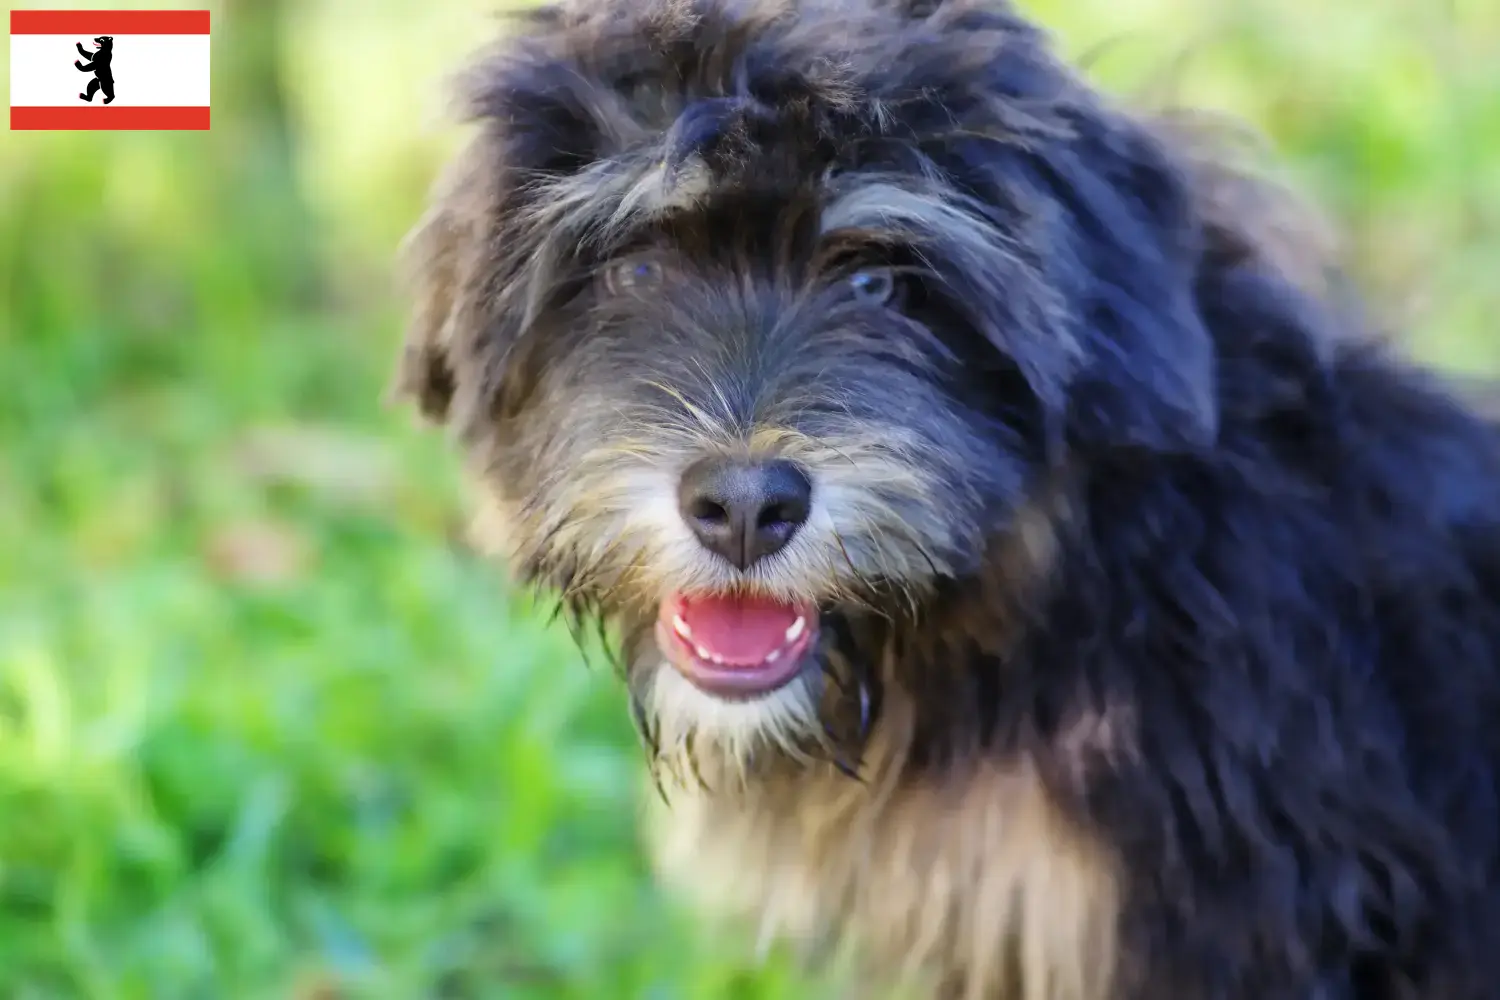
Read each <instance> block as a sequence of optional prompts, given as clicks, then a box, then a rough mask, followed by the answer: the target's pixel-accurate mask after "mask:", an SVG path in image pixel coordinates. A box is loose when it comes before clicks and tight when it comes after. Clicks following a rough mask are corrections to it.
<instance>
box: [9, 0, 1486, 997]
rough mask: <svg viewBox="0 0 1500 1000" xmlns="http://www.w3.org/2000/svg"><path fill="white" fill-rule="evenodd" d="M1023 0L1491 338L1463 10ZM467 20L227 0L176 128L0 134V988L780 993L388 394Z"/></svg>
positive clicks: (1479, 121)
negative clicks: (681, 901)
mask: <svg viewBox="0 0 1500 1000" xmlns="http://www.w3.org/2000/svg"><path fill="white" fill-rule="evenodd" d="M135 5H139V4H130V3H123V4H109V3H104V2H101V0H92V2H90V3H84V4H70V3H62V2H59V0H50V2H49V3H47V4H45V6H49V7H58V6H84V7H100V6H135ZM1023 6H1025V7H1027V8H1029V9H1030V10H1031V11H1033V12H1034V13H1035V14H1036V15H1038V16H1039V17H1040V18H1042V19H1043V20H1044V21H1045V22H1046V23H1047V24H1049V25H1050V26H1052V27H1053V28H1054V29H1056V31H1057V32H1058V34H1059V39H1060V44H1062V45H1063V46H1064V48H1065V49H1066V50H1067V51H1068V52H1070V53H1072V54H1074V55H1076V56H1079V57H1080V58H1084V57H1086V58H1088V59H1089V60H1090V63H1089V64H1090V66H1091V67H1092V69H1091V72H1092V73H1093V75H1094V76H1095V78H1096V79H1098V80H1099V81H1100V82H1101V83H1103V84H1104V85H1105V86H1107V87H1108V88H1110V89H1112V90H1115V91H1117V92H1119V93H1121V94H1124V95H1131V96H1133V97H1134V98H1137V99H1140V100H1143V101H1151V102H1162V101H1172V100H1179V101H1180V100H1190V101H1191V102H1193V103H1196V104H1202V105H1206V106H1207V107H1209V108H1213V109H1219V110H1223V111H1227V112H1230V113H1232V114H1235V115H1237V116H1240V117H1242V118H1243V119H1245V120H1247V121H1248V122H1249V123H1250V124H1251V125H1252V126H1254V127H1255V128H1256V129H1259V130H1260V131H1262V132H1263V133H1264V134H1265V135H1267V136H1268V137H1269V140H1270V144H1271V145H1270V148H1271V150H1272V152H1273V153H1274V154H1275V155H1276V156H1277V157H1278V158H1280V160H1281V162H1282V163H1283V164H1284V165H1285V173H1286V176H1287V177H1288V178H1289V179H1290V180H1291V181H1292V182H1293V183H1296V184H1298V185H1300V186H1301V187H1302V188H1303V189H1304V190H1306V191H1307V192H1309V193H1310V194H1312V195H1313V196H1314V197H1315V198H1316V199H1317V200H1318V201H1319V202H1320V203H1321V204H1322V205H1323V206H1324V207H1325V208H1326V209H1327V210H1328V213H1329V215H1330V216H1331V218H1332V221H1333V222H1334V223H1335V224H1336V226H1337V228H1338V230H1339V232H1340V233H1341V234H1342V237H1343V239H1344V241H1345V243H1346V245H1347V247H1348V258H1349V261H1350V264H1351V266H1352V268H1353V270H1354V272H1355V274H1356V275H1358V276H1359V277H1360V278H1361V279H1362V280H1363V281H1364V283H1365V285H1366V288H1367V289H1368V291H1369V293H1370V295H1371V301H1372V303H1373V304H1374V305H1373V308H1372V313H1373V314H1374V315H1375V316H1377V317H1378V318H1379V319H1380V320H1381V322H1382V325H1384V326H1386V327H1388V328H1391V329H1395V330H1402V331H1407V332H1409V334H1410V342H1411V349H1412V350H1414V351H1416V352H1418V353H1420V354H1421V355H1423V356H1424V357H1427V358H1430V359H1431V360H1432V361H1434V362H1435V363H1438V364H1441V365H1443V366H1445V367H1447V368H1450V369H1458V370H1465V371H1474V372H1491V373H1493V372H1496V371H1500V5H1497V4H1495V3H1494V2H1493V0H1378V2H1371V0H1221V2H1218V3H1215V2H1210V0H1028V2H1026V3H1024V4H1023ZM492 13H493V11H492V7H491V5H490V3H489V2H488V0H484V2H481V0H221V2H218V3H216V4H214V5H213V17H214V20H213V39H214V42H213V44H214V54H213V74H214V77H213V115H214V126H213V130H212V131H211V132H208V133H178V134H173V133H118V134H109V133H100V134H88V133H52V134H49V133H14V132H10V133H7V136H6V138H5V140H3V141H0V996H3V997H11V998H17V1000H41V998H48V1000H51V998H72V997H88V998H152V1000H175V998H184V1000H186V998H193V1000H199V998H235V1000H239V998H261V997H277V998H281V997H301V998H315V997H316V998H334V997H378V998H392V1000H394V998H408V997H410V998H478V997H503V998H512V997H514V998H532V997H536V998H565V997H566V998H573V997H578V998H584V997H586V998H591V1000H597V998H617V997H618V998H626V997H632V998H633V997H642V998H659V1000H671V998H688V997H704V998H726V997H728V998H736V997H739V998H770V997H789V998H795V997H802V996H811V995H814V994H815V991H814V990H812V988H811V987H810V986H809V985H808V984H807V983H806V982H802V983H800V984H799V983H798V981H797V980H796V978H795V977H794V976H793V974H792V973H791V972H790V971H788V967H787V966H786V964H785V963H784V962H782V961H781V960H780V959H776V960H773V961H772V963H771V964H770V966H769V967H768V968H764V969H756V968H755V967H754V966H753V965H752V964H751V963H749V962H748V961H747V960H746V959H745V957H744V955H745V951H746V949H745V947H744V945H745V942H743V941H739V940H736V939H734V938H732V937H728V936H726V935H720V936H718V937H714V936H711V935H710V932H708V931H706V930H704V929H703V928H701V927H699V926H698V924H697V923H696V922H694V921H693V920H692V919H691V918H690V917H689V916H687V915H685V914H684V913H682V912H681V911H679V910H678V909H677V908H675V907H674V906H673V904H672V903H671V901H670V900H665V899H663V898H661V897H660V896H659V895H658V894H657V893H656V892H655V891H654V890H653V888H652V886H651V882H650V879H649V876H648V874H647V871H646V868H645V865H644V863H643V861H642V857H641V854H640V851H639V847H638V842H637V834H636V826H635V817H636V810H637V808H638V805H639V802H640V797H641V795H642V794H643V788H642V785H641V782H640V772H639V768H638V764H639V759H638V755H637V751H636V749H635V744H634V740H633V736H632V734H631V732H630V729H629V726H628V723H627V721H626V712H625V710H624V704H623V699H622V694H621V691H620V690H619V689H618V687H617V685H616V683H615V681H614V680H613V678H612V676H611V675H610V674H609V672H608V671H607V670H606V669H604V668H602V667H600V666H597V665H596V666H595V667H594V668H593V669H590V668H589V667H588V666H586V665H585V663H584V662H583V658H582V657H581V656H580V654H579V652H578V651H576V650H575V649H574V647H573V646H572V645H571V643H570V641H569V639H568V638H567V636H566V634H565V633H564V632H563V631H562V630H561V629H560V628H556V627H549V626H548V625H547V624H546V623H545V617H544V615H543V613H542V612H541V611H540V610H538V609H537V608H535V607H532V606H530V605H528V603H527V602H526V601H525V600H524V599H523V598H521V597H518V596H515V595H511V594H508V593H507V588H506V585H505V582H504V578H503V575H502V574H501V573H500V572H499V570H497V569H496V568H493V567H490V566H486V565H483V564H481V563H479V562H478V561H476V559H474V558H473V557H472V556H471V555H470V554H468V553H467V552H466V550H465V548H464V545H463V543H462V541H461V534H462V524H463V521H462V514H461V508H460V505H459V496H458V493H457V490H456V478H455V476H454V465H455V463H454V461H453V460H452V458H451V456H450V455H448V454H447V452H446V449H445V445H444V443H443V441H442V440H441V436H440V435H439V434H436V433H432V432H429V431H425V430H423V429H421V428H420V427H418V426H417V425H416V424H415V422H414V420H413V419H412V417H411V416H410V414H408V413H406V412H404V411H401V410H393V409H391V408H389V407H387V406H385V405H383V403H382V392H383V389H384V386H385V383H386V379H387V375H388V370H389V365H390V362H391V361H392V359H393V358H394V355H395V351H396V346H397V343H398V339H399V333H400V326H401V315H402V310H403V304H402V302H401V301H400V298H399V296H398V294H397V292H396V286H395V284H394V282H393V268H392V256H393V251H394V248H395V245H396V243H397V241H398V240H399V238H400V236H401V235H402V233H403V232H404V230H405V229H406V227H408V226H409V225H410V224H411V222H412V221H413V220H414V218H415V217H416V215H417V213H418V211H419V206H420V204H421V199H422V196H423V194H424V191H425V188H426V186H427V184H428V182H429V179H430V177H431V175H432V174H433V172H434V169H435V168H436V165H437V164H438V163H439V162H440V160H441V159H442V157H443V156H444V155H445V154H446V153H447V152H449V151H450V150H451V149H452V148H453V147H454V145H455V143H456V141H457V140H458V138H459V137H460V136H461V135H462V130H461V129H459V128H457V127H455V126H453V125H452V124H451V123H449V122H447V121H446V120H445V119H444V117H443V112H444V91H443V85H444V80H445V77H446V76H447V75H448V74H450V73H451V72H452V71H454V70H455V69H456V68H457V67H458V65H459V62H460V60H461V58H462V56H463V55H464V54H465V53H467V52H469V51H471V50H472V49H473V48H474V47H475V46H476V45H477V44H479V43H480V42H481V41H483V40H485V39H487V38H488V37H489V36H490V35H491V34H492V33H493V32H494V31H495V30H496V23H495V22H494V20H493V18H492Z"/></svg>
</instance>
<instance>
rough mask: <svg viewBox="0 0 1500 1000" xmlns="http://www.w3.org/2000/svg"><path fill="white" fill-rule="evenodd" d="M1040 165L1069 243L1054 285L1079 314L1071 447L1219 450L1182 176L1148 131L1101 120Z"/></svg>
mask: <svg viewBox="0 0 1500 1000" xmlns="http://www.w3.org/2000/svg"><path fill="white" fill-rule="evenodd" d="M1032 164H1033V167H1034V168H1036V169H1037V170H1038V171H1039V173H1040V178H1039V179H1040V181H1041V183H1042V184H1043V185H1044V186H1045V189H1046V193H1047V195H1048V196H1049V197H1050V198H1052V199H1054V200H1055V201H1056V202H1057V204H1058V205H1059V206H1060V207H1061V209H1062V216H1061V218H1062V221H1063V226H1062V229H1063V230H1064V231H1065V232H1066V234H1067V235H1066V236H1065V237H1064V238H1063V239H1062V240H1061V243H1062V245H1063V246H1065V247H1066V248H1067V249H1066V250H1065V251H1064V252H1063V253H1062V254H1060V255H1058V259H1057V260H1056V261H1055V262H1054V263H1055V267H1056V273H1055V274H1054V280H1056V281H1057V282H1058V283H1059V284H1060V285H1061V286H1062V288H1061V290H1062V292H1063V294H1064V296H1065V298H1066V299H1067V300H1068V301H1070V302H1071V303H1073V308H1074V310H1075V311H1074V320H1075V322H1076V324H1077V328H1078V335H1079V337H1080V340H1081V344H1080V347H1081V348H1082V350H1081V352H1080V353H1081V355H1082V358H1081V366H1080V369H1079V370H1078V371H1077V372H1076V374H1075V377H1074V379H1073V383H1072V386H1071V389H1070V392H1069V401H1068V410H1069V412H1068V418H1067V424H1068V427H1067V432H1068V435H1069V437H1070V439H1071V440H1072V441H1073V442H1074V444H1075V445H1077V446H1081V447H1084V448H1091V447H1108V448H1112V447H1141V448H1146V449H1150V450H1165V451H1173V450H1182V449H1193V448H1198V447H1203V446H1206V445H1208V444H1211V443H1212V442H1213V440H1214V439H1215V438H1216V436H1217V434H1218V416H1219V415H1218V404H1217V389H1216V385H1215V379H1216V373H1215V368H1216V365H1215V352H1214V344H1213V339H1212V337H1211V336H1210V332H1209V330H1208V328H1207V326H1206V325H1205V321H1204V317H1203V315H1202V314H1201V312H1200V310H1199V307H1198V301H1197V295H1196V287H1195V286H1196V280H1197V272H1198V263H1199V260H1200V257H1201V238H1200V237H1201V227H1200V226H1199V224H1198V220H1197V219H1196V217H1195V213H1194V210H1193V205H1192V199H1191V195H1190V190H1189V186H1188V183H1187V178H1186V176H1185V174H1184V173H1183V171H1182V170H1181V169H1180V168H1179V167H1178V166H1177V165H1176V164H1175V163H1174V162H1173V161H1172V160H1171V159H1170V158H1169V156H1168V155H1167V151H1166V149H1165V147H1163V146H1162V145H1161V144H1160V142H1158V141H1157V139H1156V138H1155V137H1154V136H1153V135H1152V134H1150V133H1149V132H1148V131H1147V130H1146V129H1144V128H1143V127H1141V126H1139V125H1137V124H1135V123H1133V122H1129V121H1125V120H1122V119H1118V118H1115V117H1113V116H1111V115H1110V114H1109V113H1107V112H1101V111H1100V110H1099V109H1090V111H1088V112H1087V113H1086V114H1083V115H1080V116H1078V118H1077V119H1076V120H1075V121H1074V122H1073V130H1072V135H1071V136H1070V137H1069V138H1068V139H1066V140H1063V141H1061V142H1057V143H1052V144H1047V145H1046V146H1045V147H1043V149H1042V151H1041V152H1039V153H1038V155H1037V156H1036V158H1035V159H1034V160H1033V161H1032Z"/></svg>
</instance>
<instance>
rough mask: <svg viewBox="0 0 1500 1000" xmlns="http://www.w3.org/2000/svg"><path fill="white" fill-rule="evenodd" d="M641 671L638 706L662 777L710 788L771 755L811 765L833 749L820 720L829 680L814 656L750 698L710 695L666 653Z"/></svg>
mask: <svg viewBox="0 0 1500 1000" xmlns="http://www.w3.org/2000/svg"><path fill="white" fill-rule="evenodd" d="M641 674H643V676H642V677H641V679H640V681H639V690H638V691H637V693H636V694H635V698H636V704H637V712H638V718H639V722H640V725H641V726H642V728H643V732H645V733H646V734H647V735H646V738H647V741H648V742H649V743H650V745H651V746H650V749H651V751H652V753H653V756H654V758H655V760H654V764H655V767H656V771H657V778H658V781H670V782H673V783H676V784H692V785H706V786H708V787H709V788H713V787H714V786H716V785H717V784H719V783H722V782H725V781H729V782H738V781H743V780H745V779H746V778H747V777H748V776H749V775H750V773H751V772H752V771H753V770H754V768H755V767H756V766H757V765H758V764H759V763H762V762H764V761H766V760H768V759H770V758H771V757H773V756H774V757H776V758H780V759H788V758H789V759H791V760H794V761H798V762H801V763H803V764H808V763H811V762H812V761H814V760H816V759H819V758H823V757H826V756H827V755H828V754H829V753H831V752H832V746H831V741H830V738H829V735H828V733H827V732H825V730H824V723H823V705H822V703H823V695H824V690H825V678H824V676H823V673H822V670H821V669H820V667H819V666H818V664H817V663H816V662H812V661H809V662H807V663H806V664H804V665H803V667H802V669H801V670H800V671H798V673H797V674H796V676H794V677H793V678H792V679H791V680H790V681H788V682H787V683H786V684H784V685H782V686H780V687H778V688H775V689H774V690H771V691H767V692H765V693H762V694H758V695H755V696H752V697H748V698H725V697H722V696H719V695H715V694H710V693H709V692H706V691H704V690H702V689H700V688H699V687H697V686H696V685H694V684H693V683H692V682H691V681H689V680H688V679H687V678H686V677H685V676H683V674H682V672H681V671H680V670H678V669H677V668H676V667H675V666H673V665H672V663H671V662H669V661H668V660H667V659H666V658H665V657H659V659H658V662H657V663H656V664H655V665H653V666H651V667H648V668H647V669H646V670H644V671H641Z"/></svg>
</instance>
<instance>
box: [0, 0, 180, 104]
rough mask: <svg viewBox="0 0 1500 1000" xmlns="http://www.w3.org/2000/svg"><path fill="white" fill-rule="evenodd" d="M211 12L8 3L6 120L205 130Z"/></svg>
mask: <svg viewBox="0 0 1500 1000" xmlns="http://www.w3.org/2000/svg"><path fill="white" fill-rule="evenodd" d="M208 14H209V12H208V11H206V10H98V11H90V10H66V11H63V10H13V11H11V12H10V127H11V128H12V129H13V130H28V129H207V128H208V127H209V34H208V24H209V17H208ZM101 37H102V38H105V39H107V40H106V41H105V42H103V43H102V44H101V43H100V42H99V41H98V39H100V38H101ZM101 49H102V50H104V53H103V55H102V58H101V57H100V50H101ZM111 98H112V99H111Z"/></svg>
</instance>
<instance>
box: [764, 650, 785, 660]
mask: <svg viewBox="0 0 1500 1000" xmlns="http://www.w3.org/2000/svg"><path fill="white" fill-rule="evenodd" d="M779 659H781V650H779V649H773V650H771V651H770V652H769V653H767V654H766V662H767V663H775V662H776V661H777V660H779Z"/></svg>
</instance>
